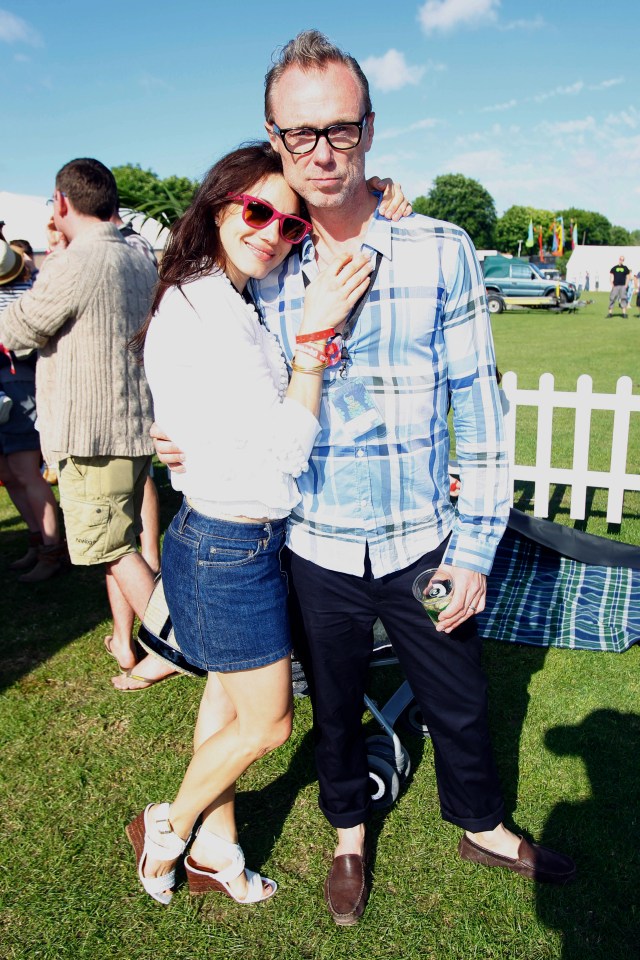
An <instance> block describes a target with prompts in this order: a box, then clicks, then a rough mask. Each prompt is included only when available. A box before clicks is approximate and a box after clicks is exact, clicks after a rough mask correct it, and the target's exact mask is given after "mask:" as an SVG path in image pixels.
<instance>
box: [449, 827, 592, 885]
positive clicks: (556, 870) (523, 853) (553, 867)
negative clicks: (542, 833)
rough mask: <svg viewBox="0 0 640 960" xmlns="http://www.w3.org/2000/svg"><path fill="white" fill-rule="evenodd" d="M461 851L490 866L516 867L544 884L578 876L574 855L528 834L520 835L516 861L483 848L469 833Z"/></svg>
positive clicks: (462, 853)
mask: <svg viewBox="0 0 640 960" xmlns="http://www.w3.org/2000/svg"><path fill="white" fill-rule="evenodd" d="M458 853H459V854H460V856H461V857H462V859H463V860H470V861H471V862H472V863H482V864H484V865H485V866H486V867H504V868H505V870H512V871H513V873H519V874H520V876H522V877H527V879H528V880H538V881H539V882H540V883H568V882H569V881H570V880H573V878H574V877H575V875H576V865H575V863H574V862H573V860H572V859H571V857H567V856H565V854H563V853H556V852H555V850H549V849H548V848H547V847H541V846H540V845H539V844H537V843H528V842H527V841H526V840H525V839H524V837H521V838H520V846H519V847H518V856H517V858H516V859H515V860H514V859H513V858H511V857H503V856H501V855H500V854H499V853H493V852H492V851H491V850H485V848H484V847H479V846H478V844H477V843H474V842H473V840H470V839H469V837H468V836H467V835H466V834H463V835H462V839H461V840H460V843H459V844H458Z"/></svg>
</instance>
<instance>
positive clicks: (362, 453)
mask: <svg viewBox="0 0 640 960" xmlns="http://www.w3.org/2000/svg"><path fill="white" fill-rule="evenodd" d="M356 457H364V450H363V449H362V447H360V448H359V449H358V450H357V451H356Z"/></svg>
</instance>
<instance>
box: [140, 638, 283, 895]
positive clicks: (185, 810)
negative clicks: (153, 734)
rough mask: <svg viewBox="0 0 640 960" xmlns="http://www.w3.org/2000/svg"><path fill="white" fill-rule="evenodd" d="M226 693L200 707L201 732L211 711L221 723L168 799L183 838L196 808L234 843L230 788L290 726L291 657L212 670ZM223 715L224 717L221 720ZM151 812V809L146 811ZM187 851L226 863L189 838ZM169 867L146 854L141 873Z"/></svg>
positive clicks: (240, 883) (205, 861) (237, 885)
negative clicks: (172, 797)
mask: <svg viewBox="0 0 640 960" xmlns="http://www.w3.org/2000/svg"><path fill="white" fill-rule="evenodd" d="M213 676H214V677H215V678H216V680H217V683H219V685H220V687H221V688H222V690H223V691H224V693H225V694H226V697H227V698H228V703H227V701H223V703H222V704H221V705H219V706H218V708H214V707H213V703H214V702H215V700H214V699H211V701H210V703H209V706H208V707H205V716H204V718H203V719H202V720H201V719H200V717H199V724H200V731H201V734H202V735H204V733H205V731H206V727H207V724H209V723H211V727H212V728H213V727H215V726H216V725H217V724H216V720H215V719H214V715H215V714H216V710H217V717H218V720H219V721H221V722H224V725H223V726H221V727H220V728H219V729H217V730H216V731H215V732H214V733H212V734H211V735H210V736H207V737H206V739H204V740H203V741H202V742H201V743H200V744H199V745H198V746H197V749H196V751H195V753H194V755H193V759H192V760H191V763H190V764H189V767H188V769H187V772H186V774H185V776H184V779H183V781H182V784H181V785H180V789H179V790H178V794H177V796H176V799H175V800H174V801H173V803H172V804H171V810H170V821H171V826H172V828H173V830H174V831H175V832H176V833H177V834H178V835H179V836H180V837H182V838H183V839H184V838H186V837H188V836H189V834H190V832H191V830H192V828H193V825H194V823H195V822H196V820H197V818H198V817H199V816H200V814H204V826H205V828H206V829H207V830H209V831H210V832H211V833H216V834H217V835H218V836H221V837H223V838H224V839H225V840H229V841H230V842H232V843H237V841H238V834H237V829H236V823H235V816H234V813H233V791H234V789H235V782H236V780H237V779H238V777H239V776H240V775H241V774H242V773H244V771H245V770H246V769H247V768H248V767H249V766H250V765H251V764H252V763H253V762H254V761H255V760H257V759H259V758H260V757H262V756H264V755H265V754H266V753H268V752H269V751H270V750H273V749H275V748H276V747H277V746H280V744H282V743H284V742H285V741H286V740H287V738H288V737H289V734H290V732H291V722H292V715H293V703H292V691H291V658H290V657H288V656H287V657H284V658H283V659H282V660H279V661H278V662H277V663H273V664H270V665H269V666H266V667H259V668H257V669H255V670H243V671H240V672H237V673H218V674H214V675H213ZM215 691H216V681H211V687H210V689H209V690H208V691H206V692H207V695H209V694H211V695H212V698H213V696H214V695H215ZM225 721H226V722H225ZM151 815H152V818H153V810H152V811H151ZM192 852H193V855H194V858H195V859H196V861H197V862H198V863H200V864H202V865H203V866H206V867H209V868H211V869H212V870H220V869H222V868H223V867H225V866H226V865H227V863H228V861H226V862H224V861H223V862H219V863H212V862H210V858H209V857H208V856H207V854H206V853H205V852H204V850H202V851H199V849H198V842H197V840H196V841H195V843H194V845H193V848H192ZM170 869H171V863H170V862H159V861H153V860H150V861H149V862H148V864H147V869H146V870H145V874H146V875H147V876H160V875H162V874H163V873H166V872H167V871H168V870H170ZM246 884H247V881H246V876H244V875H241V876H240V877H238V879H237V880H236V881H234V883H233V885H232V889H233V890H234V893H235V894H236V896H238V897H240V898H241V899H242V897H243V896H244V894H245V893H246Z"/></svg>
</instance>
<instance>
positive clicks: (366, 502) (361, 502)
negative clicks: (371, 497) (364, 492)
mask: <svg viewBox="0 0 640 960" xmlns="http://www.w3.org/2000/svg"><path fill="white" fill-rule="evenodd" d="M368 503H369V501H368V500H361V501H360V506H361V507H366V506H367V504H368Z"/></svg>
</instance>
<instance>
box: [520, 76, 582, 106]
mask: <svg viewBox="0 0 640 960" xmlns="http://www.w3.org/2000/svg"><path fill="white" fill-rule="evenodd" d="M581 90H584V80H576V82H575V83H571V84H569V85H568V86H566V87H554V89H553V90H548V91H547V92H546V93H537V94H536V95H535V96H534V97H529V99H530V100H532V101H533V103H542V102H543V101H544V100H550V99H551V97H566V96H575V94H576V93H580V91H581Z"/></svg>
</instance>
